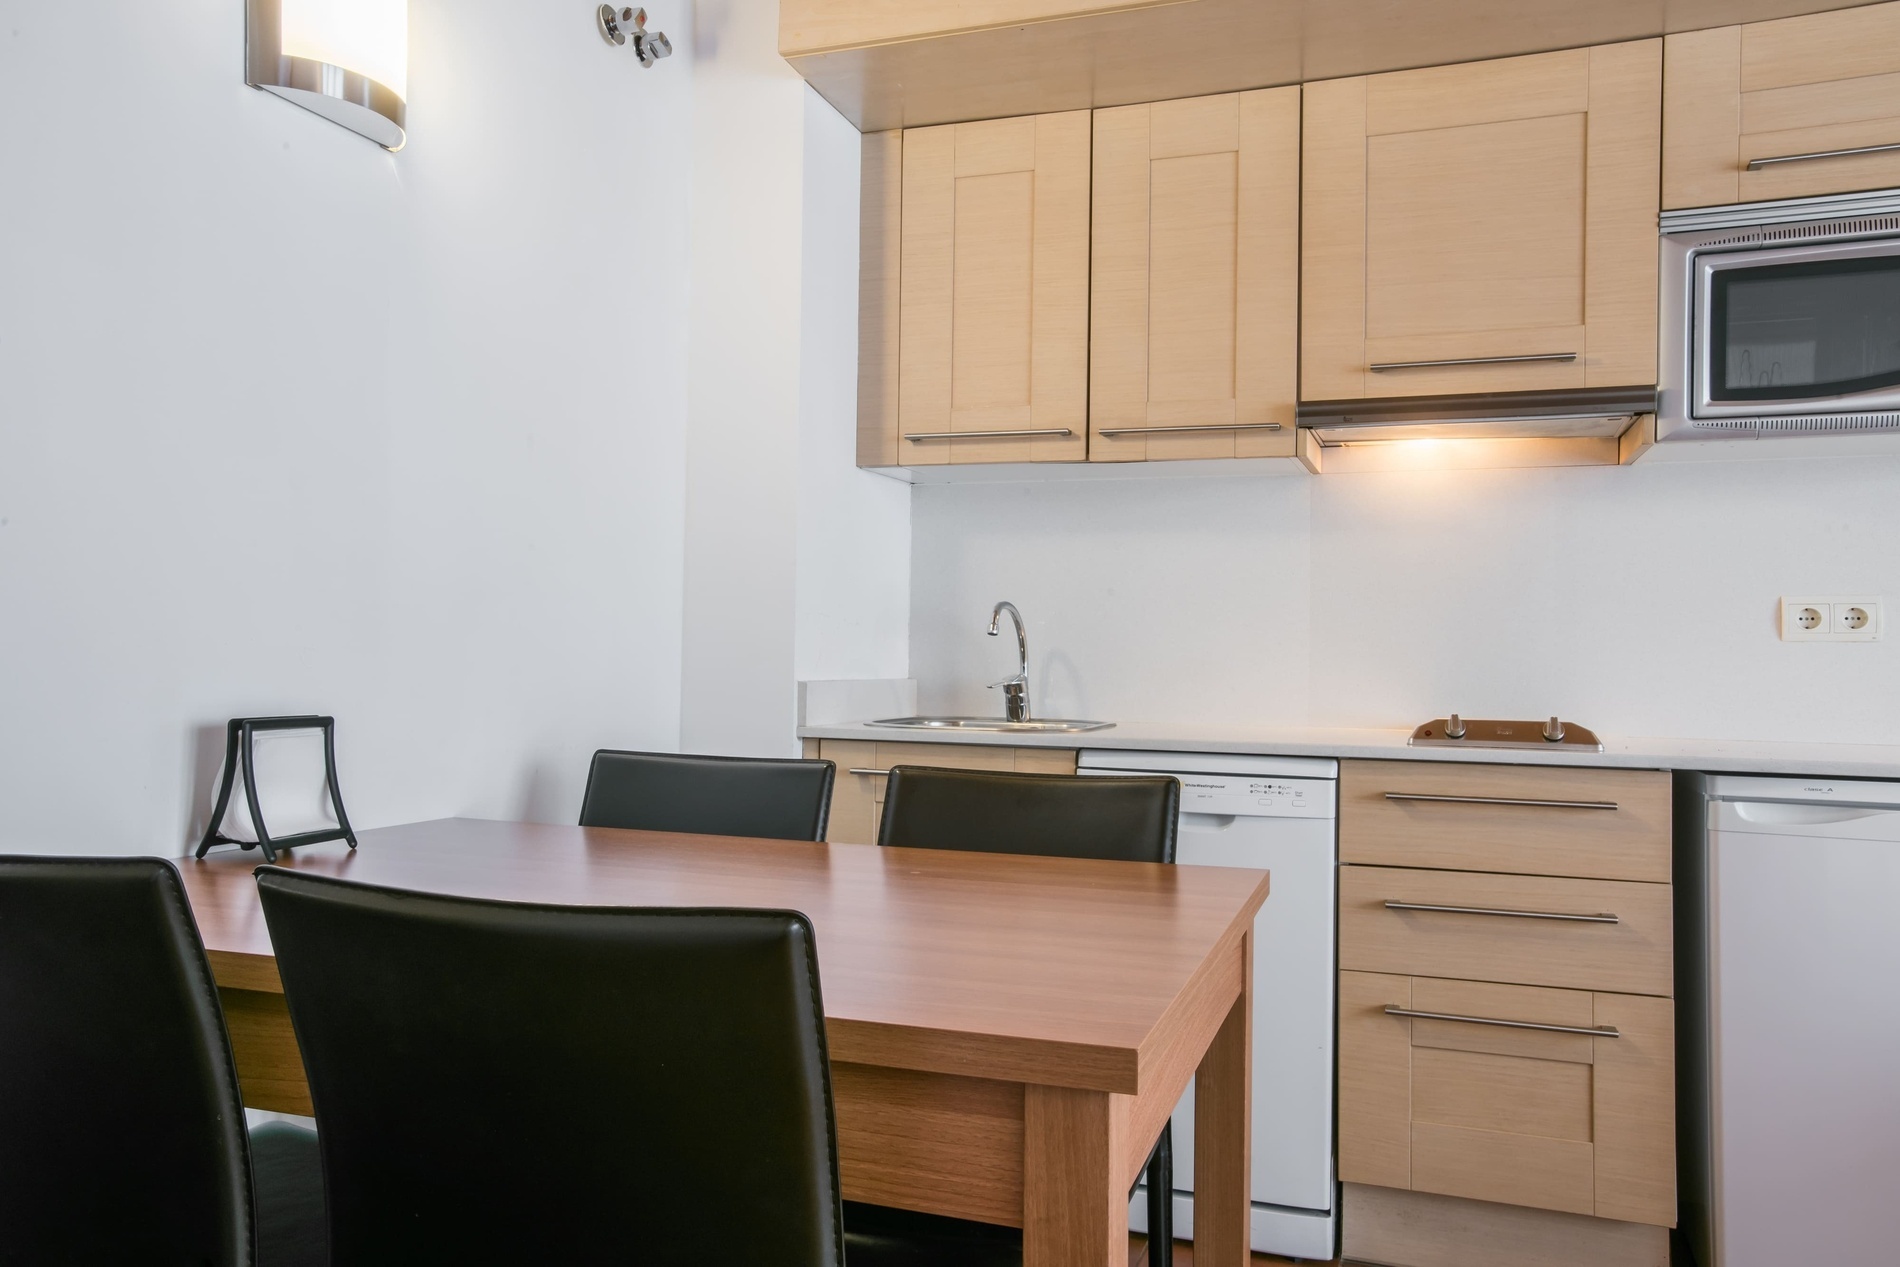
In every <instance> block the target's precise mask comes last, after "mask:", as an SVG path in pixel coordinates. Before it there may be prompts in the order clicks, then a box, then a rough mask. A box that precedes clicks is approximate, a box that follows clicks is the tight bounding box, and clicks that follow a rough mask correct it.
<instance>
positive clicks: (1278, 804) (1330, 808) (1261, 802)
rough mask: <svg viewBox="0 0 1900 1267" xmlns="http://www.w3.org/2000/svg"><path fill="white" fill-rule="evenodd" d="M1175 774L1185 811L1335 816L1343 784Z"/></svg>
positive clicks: (1269, 777)
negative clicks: (1178, 781) (1338, 793)
mask: <svg viewBox="0 0 1900 1267" xmlns="http://www.w3.org/2000/svg"><path fill="white" fill-rule="evenodd" d="M1117 773H1123V772H1122V771H1117ZM1174 777H1175V778H1177V779H1179V780H1180V781H1181V812H1182V813H1183V814H1231V815H1247V816H1251V817H1270V818H1331V817H1333V814H1334V807H1335V804H1336V792H1337V790H1338V787H1339V785H1338V784H1336V783H1334V782H1333V781H1332V780H1331V779H1292V778H1279V777H1275V776H1272V775H1266V776H1261V777H1253V776H1247V775H1233V774H1176V775H1175V776H1174Z"/></svg>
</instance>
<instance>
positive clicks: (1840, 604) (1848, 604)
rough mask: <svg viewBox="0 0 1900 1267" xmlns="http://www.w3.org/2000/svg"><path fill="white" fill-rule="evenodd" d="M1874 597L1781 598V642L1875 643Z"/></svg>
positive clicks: (1877, 612) (1878, 620)
mask: <svg viewBox="0 0 1900 1267" xmlns="http://www.w3.org/2000/svg"><path fill="white" fill-rule="evenodd" d="M1883 623H1884V621H1883V620H1882V618H1881V612H1880V600H1879V599H1877V598H1784V599H1782V600H1781V640H1782V641H1783V642H1874V641H1877V640H1878V639H1879V638H1880V634H1881V625H1882V624H1883Z"/></svg>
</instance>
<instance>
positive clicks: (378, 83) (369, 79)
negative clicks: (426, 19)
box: [244, 0, 409, 150]
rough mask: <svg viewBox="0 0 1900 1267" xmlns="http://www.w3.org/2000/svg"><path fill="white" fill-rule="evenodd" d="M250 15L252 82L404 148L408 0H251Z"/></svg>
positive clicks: (247, 77)
mask: <svg viewBox="0 0 1900 1267" xmlns="http://www.w3.org/2000/svg"><path fill="white" fill-rule="evenodd" d="M244 17H245V64H244V81H245V82H246V83H248V84H250V85H251V86H252V87H253V88H262V89H263V90H264V91H265V92H270V93H275V94H276V95H278V96H280V97H282V98H283V99H284V100H285V101H288V102H290V103H292V104H293V105H299V106H302V107H303V108H304V109H306V110H308V111H310V112H311V113H313V114H320V115H322V116H323V117H324V118H326V119H328V120H330V121H331V122H332V123H340V124H342V125H343V126H344V127H346V128H348V129H349V130H350V131H352V132H355V133H357V134H358V135H360V136H366V137H368V138H369V139H370V140H372V141H374V142H376V143H377V144H378V145H380V146H382V147H383V148H384V149H386V150H399V149H401V148H402V146H403V142H404V141H405V140H406V139H407V133H406V132H405V131H404V114H405V107H404V104H403V102H404V99H405V98H406V97H407V95H408V92H409V0H245V10H244Z"/></svg>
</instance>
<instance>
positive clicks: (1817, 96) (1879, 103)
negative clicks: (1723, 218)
mask: <svg viewBox="0 0 1900 1267" xmlns="http://www.w3.org/2000/svg"><path fill="white" fill-rule="evenodd" d="M1663 64H1664V69H1665V76H1664V96H1663V146H1664V148H1663V206H1665V207H1668V208H1678V207H1707V206H1722V205H1726V204H1728V203H1734V202H1759V201H1764V200H1771V199H1776V198H1807V197H1812V196H1814V195H1817V194H1838V193H1851V192H1853V191H1856V190H1862V189H1887V188H1891V187H1893V186H1896V185H1900V4H1875V5H1867V6H1865V7H1863V8H1857V9H1842V10H1838V11H1836V12H1833V13H1817V14H1813V15H1811V16H1809V17H1801V18H1784V19H1782V20H1780V21H1776V22H1756V23H1751V24H1750V25H1747V26H1728V27H1718V28H1716V29H1714V30H1708V31H1690V32H1686V33H1684V34H1681V35H1671V36H1669V37H1668V39H1667V41H1666V43H1665V52H1664V55H1663ZM1843 150H1849V151H1851V150H1863V151H1871V152H1866V153H1859V154H1855V153H1846V154H1843V153H1840V151H1843ZM1751 163H1753V164H1757V166H1756V167H1755V169H1754V170H1752V171H1751V170H1750V164H1751Z"/></svg>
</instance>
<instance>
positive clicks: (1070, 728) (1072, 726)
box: [865, 717, 1115, 735]
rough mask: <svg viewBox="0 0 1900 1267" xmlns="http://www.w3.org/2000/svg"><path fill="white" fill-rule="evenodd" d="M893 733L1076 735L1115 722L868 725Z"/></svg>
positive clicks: (901, 720)
mask: <svg viewBox="0 0 1900 1267" xmlns="http://www.w3.org/2000/svg"><path fill="white" fill-rule="evenodd" d="M865 724H866V725H869V726H889V727H891V728H892V729H893V730H993V731H996V732H997V733H998V734H1005V735H1076V734H1080V733H1082V732H1083V731H1085V730H1107V729H1108V728H1109V727H1111V726H1113V725H1114V724H1115V723H1114V722H1112V721H1076V720H1075V719H1073V718H1069V717H1046V718H1045V717H1038V718H1034V719H1032V720H1030V721H1004V720H1003V719H1002V718H1000V717H886V718H883V719H882V720H879V721H874V722H867V723H865Z"/></svg>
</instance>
